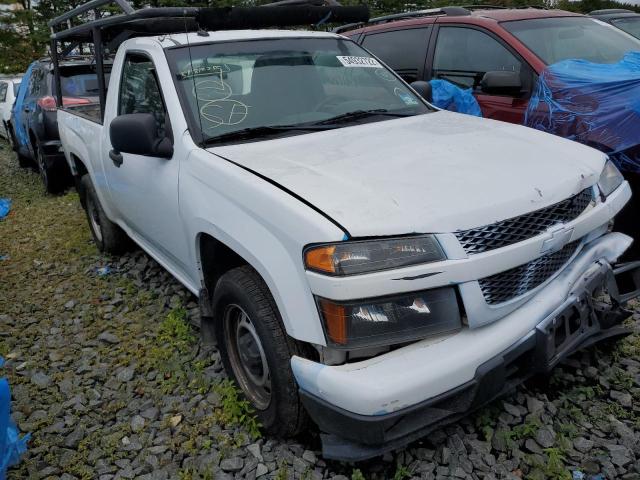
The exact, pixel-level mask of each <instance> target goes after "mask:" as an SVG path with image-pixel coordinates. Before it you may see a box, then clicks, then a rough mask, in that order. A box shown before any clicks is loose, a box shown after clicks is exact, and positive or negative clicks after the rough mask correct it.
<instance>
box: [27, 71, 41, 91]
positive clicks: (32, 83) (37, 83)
mask: <svg viewBox="0 0 640 480" xmlns="http://www.w3.org/2000/svg"><path fill="white" fill-rule="evenodd" d="M43 81H44V72H43V71H42V70H41V69H39V68H34V69H33V71H32V72H31V78H29V89H28V90H27V97H30V98H31V97H38V96H40V94H41V93H42V86H43V85H42V84H43Z"/></svg>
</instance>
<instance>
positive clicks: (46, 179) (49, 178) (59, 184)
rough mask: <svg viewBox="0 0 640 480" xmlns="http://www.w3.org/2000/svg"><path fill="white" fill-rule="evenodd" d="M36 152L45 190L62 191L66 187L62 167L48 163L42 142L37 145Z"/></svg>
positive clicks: (51, 191)
mask: <svg viewBox="0 0 640 480" xmlns="http://www.w3.org/2000/svg"><path fill="white" fill-rule="evenodd" d="M34 154H35V158H36V161H37V162H38V171H39V172H40V178H41V179H42V184H43V185H44V188H45V190H46V191H47V193H60V192H61V191H62V190H64V187H65V183H64V177H63V175H62V174H61V172H60V169H59V168H56V167H55V166H53V167H51V166H48V165H47V162H46V157H45V154H44V150H43V148H42V147H41V146H40V144H38V145H37V146H36V148H35V152H34Z"/></svg>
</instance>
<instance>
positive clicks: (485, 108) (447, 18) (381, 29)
mask: <svg viewBox="0 0 640 480" xmlns="http://www.w3.org/2000/svg"><path fill="white" fill-rule="evenodd" d="M336 31H338V32H339V33H342V34H343V35H346V36H348V37H351V38H352V39H354V40H356V41H357V42H358V43H360V44H361V45H362V46H364V47H365V48H367V49H368V50H370V51H371V52H373V53H374V54H375V55H376V56H377V57H379V58H380V59H382V60H383V61H384V62H385V63H387V65H389V66H390V67H391V68H393V69H394V70H396V71H397V72H398V73H399V74H400V75H401V76H402V77H403V78H404V79H405V80H406V81H408V82H409V83H411V82H413V81H416V80H431V79H434V78H442V79H445V80H448V81H450V82H452V83H454V84H456V85H458V86H461V87H465V88H469V87H472V88H473V90H474V93H475V95H476V98H477V99H478V102H479V103H480V108H481V109H482V113H483V115H484V116H485V117H487V118H494V119H497V120H504V121H507V122H512V123H522V122H523V119H524V113H525V111H526V109H527V105H528V103H529V97H530V96H531V93H532V90H533V88H534V86H535V83H536V79H537V76H538V75H539V74H540V72H542V70H543V69H544V68H545V67H546V66H547V65H550V64H553V63H556V62H559V61H561V60H566V59H585V60H589V61H592V62H596V63H614V62H617V61H619V60H620V59H622V57H623V56H624V54H625V53H627V52H628V51H637V50H640V41H638V40H636V39H635V38H632V37H631V36H629V35H627V34H625V33H624V32H622V31H620V30H616V29H614V28H611V27H610V26H609V25H606V24H605V23H603V22H600V21H598V20H595V19H593V18H589V17H586V16H584V15H580V14H576V13H571V12H564V11H561V10H543V9H536V8H524V9H506V8H492V9H487V8H486V7H483V9H477V10H476V9H473V10H471V9H469V7H467V8H462V7H444V8H440V9H432V10H422V11H417V12H410V13H406V14H398V15H389V16H387V17H380V18H376V19H373V20H371V21H370V22H369V23H368V24H366V25H362V24H360V25H351V26H346V27H341V28H339V29H337V30H336Z"/></svg>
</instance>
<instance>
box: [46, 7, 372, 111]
mask: <svg viewBox="0 0 640 480" xmlns="http://www.w3.org/2000/svg"><path fill="white" fill-rule="evenodd" d="M112 3H115V4H116V6H117V7H119V9H120V11H121V12H120V13H112V12H109V13H107V14H105V13H104V12H101V11H100V10H99V9H100V8H101V7H104V6H107V5H110V4H112ZM82 15H84V16H85V17H89V21H83V20H84V19H80V21H78V19H79V17H80V16H82ZM74 19H75V23H76V24H75V25H74ZM368 20H369V8H368V7H367V6H366V5H357V6H342V5H340V4H339V3H338V2H337V0H280V1H277V2H276V3H272V4H267V5H262V6H260V7H237V8H236V7H226V8H200V7H158V8H143V9H139V10H135V9H134V8H133V7H132V6H131V5H130V4H129V2H127V0H89V1H88V2H87V3H84V4H82V5H79V6H77V7H76V8H74V9H72V10H70V11H68V12H66V13H63V14H62V15H60V16H58V17H56V18H54V19H53V20H51V21H50V22H49V24H48V25H49V27H50V28H51V59H52V62H53V66H54V75H55V79H56V81H55V86H56V91H55V97H56V102H57V105H58V106H59V107H60V106H61V105H62V91H61V87H60V69H59V60H60V58H61V56H64V55H65V54H69V53H70V52H72V51H74V50H75V49H76V47H77V46H80V47H81V46H82V45H83V44H89V51H90V52H91V53H92V55H93V57H94V58H95V63H96V72H97V77H98V90H99V99H100V111H101V115H102V116H104V106H105V98H106V86H105V74H104V57H105V49H104V47H105V45H106V46H107V48H108V50H109V53H112V51H115V49H117V48H118V46H119V45H120V44H121V43H122V42H123V41H125V40H126V39H127V38H130V37H132V36H149V35H160V34H164V35H169V34H172V33H186V32H195V31H202V30H240V29H258V28H272V27H293V26H302V25H305V26H310V25H312V26H318V25H323V24H325V23H345V22H366V21H368ZM64 43H67V44H70V45H67V47H66V48H64ZM61 44H62V45H61ZM59 46H62V47H63V48H62V53H61V52H59V50H58V47H59Z"/></svg>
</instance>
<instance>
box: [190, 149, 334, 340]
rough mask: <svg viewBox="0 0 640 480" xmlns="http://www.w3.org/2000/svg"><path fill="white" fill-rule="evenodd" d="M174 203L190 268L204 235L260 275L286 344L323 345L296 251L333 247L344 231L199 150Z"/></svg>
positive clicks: (197, 259) (196, 260)
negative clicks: (186, 237)
mask: <svg viewBox="0 0 640 480" xmlns="http://www.w3.org/2000/svg"><path fill="white" fill-rule="evenodd" d="M179 197H180V211H181V216H182V218H183V219H184V220H185V226H186V228H187V229H188V234H189V238H191V239H192V246H191V254H192V256H193V262H194V265H198V266H199V265H200V256H199V251H198V248H199V247H198V243H199V242H198V239H199V235H200V234H202V233H206V234H209V235H211V236H212V237H214V238H215V239H217V240H218V241H220V242H222V243H224V244H225V245H226V246H228V247H229V248H231V249H232V250H234V251H235V252H236V253H237V254H238V255H240V256H241V257H242V258H244V259H245V260H246V261H247V262H248V263H249V264H250V265H251V266H252V267H253V268H254V269H255V270H256V271H257V272H258V273H259V274H260V275H261V276H262V278H263V279H264V281H265V283H266V284H267V286H268V287H269V290H270V291H271V294H272V295H273V297H274V300H275V302H276V304H277V306H278V309H279V311H280V315H281V316H282V320H283V322H284V326H285V328H286V330H287V333H288V334H289V335H290V336H291V337H293V338H296V339H298V340H302V341H306V342H311V343H315V344H319V345H325V338H324V333H323V329H322V325H321V324H320V319H319V316H318V312H317V309H316V305H315V300H314V298H313V295H312V293H311V290H310V287H309V284H308V282H307V279H306V276H305V270H304V266H303V263H302V249H303V248H304V246H305V245H306V244H308V243H313V242H323V241H337V240H341V239H342V238H343V237H344V232H342V231H341V230H340V229H339V228H338V227H336V226H335V225H334V224H332V223H331V222H330V221H329V220H327V219H326V218H324V217H323V216H322V215H320V214H319V213H317V212H315V211H314V210H312V209H311V208H309V207H308V206H306V205H304V204H303V203H302V202H300V201H299V200H297V199H295V198H294V197H292V196H291V195H289V194H287V193H286V192H284V191H283V190H281V189H280V188H278V187H277V186H274V185H272V184H270V183H268V182H266V181H264V180H263V179H261V178H259V177H258V176H256V175H254V174H253V173H251V172H248V171H246V170H244V169H242V168H240V167H238V166H236V165H234V164H232V163H230V162H228V161H226V160H224V159H222V158H220V157H217V156H215V155H213V154H211V153H208V152H206V151H204V150H200V149H195V150H193V151H192V154H191V155H189V157H188V158H187V159H186V160H184V162H183V164H182V167H181V172H180V184H179ZM198 270H199V272H198V274H199V276H200V279H201V281H202V280H203V278H202V270H201V269H200V268H199V269H198ZM194 278H196V275H194Z"/></svg>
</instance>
